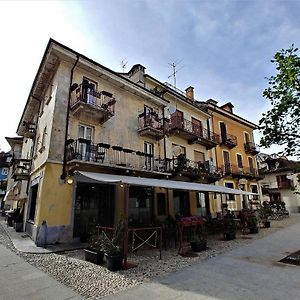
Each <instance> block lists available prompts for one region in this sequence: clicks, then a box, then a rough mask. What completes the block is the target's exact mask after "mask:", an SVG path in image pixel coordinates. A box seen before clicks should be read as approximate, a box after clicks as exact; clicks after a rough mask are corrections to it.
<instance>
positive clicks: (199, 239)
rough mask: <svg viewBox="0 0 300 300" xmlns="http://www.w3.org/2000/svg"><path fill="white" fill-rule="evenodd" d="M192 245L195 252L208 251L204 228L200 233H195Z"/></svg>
mask: <svg viewBox="0 0 300 300" xmlns="http://www.w3.org/2000/svg"><path fill="white" fill-rule="evenodd" d="M190 245H191V249H192V251H193V252H200V251H204V250H206V249H207V238H206V231H205V228H204V227H201V229H200V230H199V231H198V232H195V234H194V237H193V239H192V240H191V242H190Z"/></svg>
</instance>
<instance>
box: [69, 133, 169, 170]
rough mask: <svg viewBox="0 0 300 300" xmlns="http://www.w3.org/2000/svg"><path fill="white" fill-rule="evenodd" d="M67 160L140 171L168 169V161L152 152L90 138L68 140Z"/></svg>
mask: <svg viewBox="0 0 300 300" xmlns="http://www.w3.org/2000/svg"><path fill="white" fill-rule="evenodd" d="M67 160H68V161H72V160H78V161H82V162H89V163H97V164H99V165H101V166H107V167H116V168H125V169H132V170H140V171H152V172H153V171H154V172H162V173H166V172H169V171H170V166H169V163H168V162H166V161H165V160H164V159H162V158H159V157H155V156H154V155H153V154H148V153H144V152H142V151H136V150H133V149H129V148H124V147H121V146H118V145H114V146H111V145H110V144H107V143H92V142H91V141H90V140H86V139H80V138H79V139H77V140H69V141H68V145H67Z"/></svg>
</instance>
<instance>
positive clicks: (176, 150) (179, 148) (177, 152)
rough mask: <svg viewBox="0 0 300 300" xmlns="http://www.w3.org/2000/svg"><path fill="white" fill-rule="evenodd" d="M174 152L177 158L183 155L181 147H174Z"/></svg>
mask: <svg viewBox="0 0 300 300" xmlns="http://www.w3.org/2000/svg"><path fill="white" fill-rule="evenodd" d="M172 152H173V155H174V156H176V157H177V156H178V155H180V154H182V153H183V149H182V148H181V147H180V146H174V147H173V150H172Z"/></svg>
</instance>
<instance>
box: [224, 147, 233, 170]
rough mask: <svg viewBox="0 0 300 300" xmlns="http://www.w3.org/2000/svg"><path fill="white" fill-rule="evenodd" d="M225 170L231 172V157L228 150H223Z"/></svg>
mask: <svg viewBox="0 0 300 300" xmlns="http://www.w3.org/2000/svg"><path fill="white" fill-rule="evenodd" d="M223 161H224V171H225V173H231V165H230V157H229V152H228V151H223Z"/></svg>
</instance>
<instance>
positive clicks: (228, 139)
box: [221, 133, 237, 149]
mask: <svg viewBox="0 0 300 300" xmlns="http://www.w3.org/2000/svg"><path fill="white" fill-rule="evenodd" d="M221 137H222V138H221V145H224V146H227V147H228V148H229V149H232V148H234V147H236V146H237V138H236V136H234V135H231V134H228V133H226V134H224V135H221Z"/></svg>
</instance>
